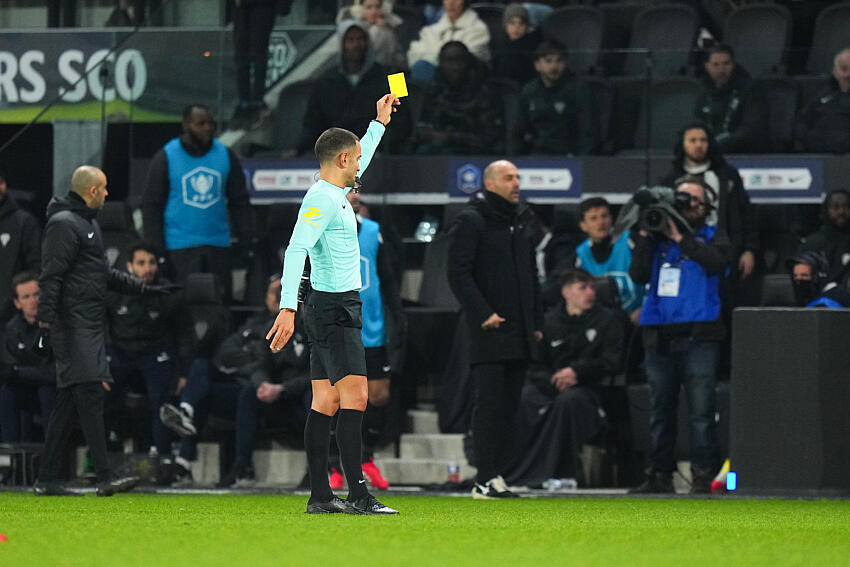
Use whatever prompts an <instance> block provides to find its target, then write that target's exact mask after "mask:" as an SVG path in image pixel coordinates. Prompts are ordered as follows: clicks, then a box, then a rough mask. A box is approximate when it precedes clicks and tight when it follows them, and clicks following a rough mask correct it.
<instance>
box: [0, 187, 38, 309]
mask: <svg viewBox="0 0 850 567" xmlns="http://www.w3.org/2000/svg"><path fill="white" fill-rule="evenodd" d="M40 269H41V229H40V228H39V226H38V221H36V220H35V217H33V216H32V215H31V214H29V213H28V212H26V211H25V210H23V209H21V208H19V207H18V204H17V203H16V202H15V200H14V199H13V198H12V196H11V195H9V193H8V192H7V193H6V196H5V197H4V198H3V199H2V200H0V319H2V318H3V317H4V315H6V312H7V311H8V315H11V314H12V313H13V311H12V310H11V309H9V302H10V301H11V299H12V295H13V293H14V290H13V289H12V277H13V276H14V275H15V274H17V273H19V272H23V271H24V270H32V271H33V272H36V273H38V272H39V271H40ZM8 315H6V316H8Z"/></svg>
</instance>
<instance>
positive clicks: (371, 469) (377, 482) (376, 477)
mask: <svg viewBox="0 0 850 567" xmlns="http://www.w3.org/2000/svg"><path fill="white" fill-rule="evenodd" d="M362 467H363V474H364V475H365V476H366V478H367V479H368V480H369V484H371V485H372V486H374V487H375V488H377V489H378V490H386V489H388V488H389V487H390V483H389V481H387V479H385V478H384V475H382V474H381V469H379V468H378V467H377V466H376V465H375V461H374V459H372V458H371V457H370V458H369V460H368V461H366V462H365V463H363V465H362Z"/></svg>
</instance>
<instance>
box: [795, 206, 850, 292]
mask: <svg viewBox="0 0 850 567" xmlns="http://www.w3.org/2000/svg"><path fill="white" fill-rule="evenodd" d="M842 193H843V191H842ZM828 206H829V197H827V198H826V199H824V202H823V205H822V206H821V218H822V219H823V223H822V224H821V227H820V229H819V230H818V231H817V232H815V233H814V234H810V235H809V236H807V237H805V238H803V242H802V244H801V245H800V252H808V251H812V252H822V253H823V255H824V258H826V261H827V263H828V268H827V281H835V282H843V281H844V280H845V279H846V278H847V276H848V275H850V225H845V226H843V227H838V226H835V225H834V224H832V223H831V222H829V220H828V216H827V207H828Z"/></svg>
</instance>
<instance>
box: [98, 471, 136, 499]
mask: <svg viewBox="0 0 850 567" xmlns="http://www.w3.org/2000/svg"><path fill="white" fill-rule="evenodd" d="M137 484H139V477H137V476H132V475H127V476H116V477H113V478H112V479H111V480H108V481H105V482H99V483H97V490H96V493H97V495H98V496H112V495H113V494H116V493H118V492H127V491H130V490H133V489H134V488H136V485H137Z"/></svg>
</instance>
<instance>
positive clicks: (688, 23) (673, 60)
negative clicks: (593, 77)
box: [624, 4, 699, 77]
mask: <svg viewBox="0 0 850 567" xmlns="http://www.w3.org/2000/svg"><path fill="white" fill-rule="evenodd" d="M698 22H699V20H698V18H697V13H696V11H695V10H694V9H693V8H691V7H690V6H686V5H684V4H662V5H659V6H649V7H647V8H646V9H644V10H641V12H639V13H638V15H637V16H636V17H635V23H634V27H633V28H632V39H631V42H630V44H629V47H630V48H631V49H648V50H649V51H650V56H651V59H652V64H653V66H652V68H653V71H652V72H653V75H654V76H656V77H665V76H668V75H675V74H678V73H681V72H682V71H683V70H685V69H686V68H687V66H688V59H689V57H690V53H691V47H692V46H693V44H694V38H695V37H696V34H697V30H698V27H699V26H698ZM645 71H646V55H645V54H644V53H640V52H638V53H629V54H628V55H627V56H626V63H625V69H624V73H625V74H626V75H641V74H643V73H644V72H645Z"/></svg>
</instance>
